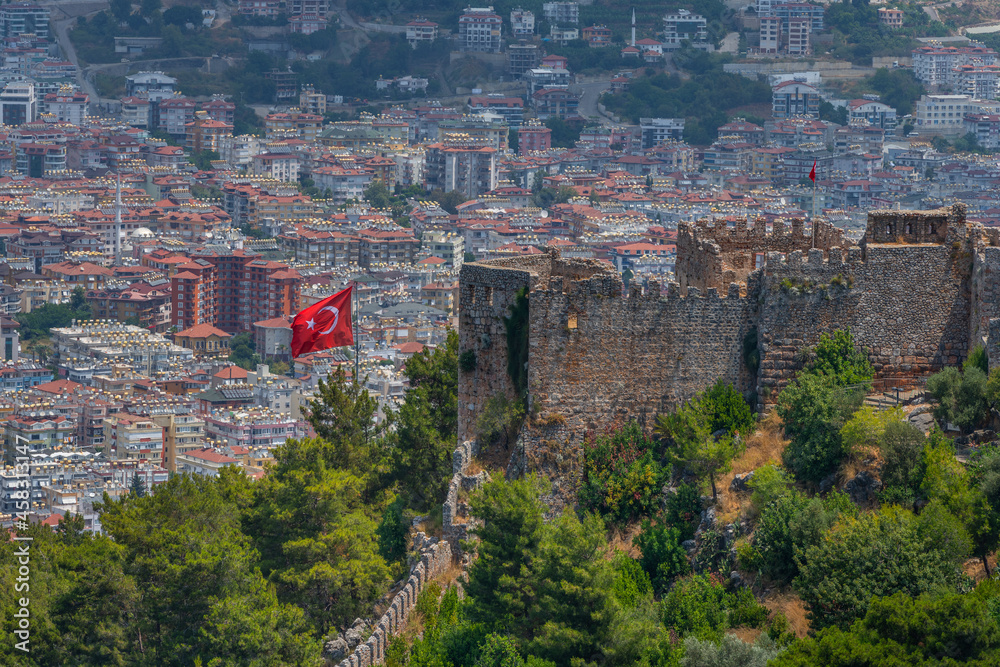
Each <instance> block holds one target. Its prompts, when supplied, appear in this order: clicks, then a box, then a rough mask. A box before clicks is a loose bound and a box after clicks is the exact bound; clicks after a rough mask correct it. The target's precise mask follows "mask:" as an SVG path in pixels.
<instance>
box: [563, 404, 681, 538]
mask: <svg viewBox="0 0 1000 667" xmlns="http://www.w3.org/2000/svg"><path fill="white" fill-rule="evenodd" d="M652 445H653V443H652V441H650V440H649V439H648V438H646V436H644V435H643V433H642V429H641V428H640V427H639V425H638V424H636V423H635V422H632V423H630V424H628V425H627V426H624V427H623V428H621V429H619V430H618V431H615V432H614V433H612V434H610V435H602V436H598V437H597V439H596V440H595V441H594V442H592V443H587V444H585V445H584V465H585V473H584V475H585V481H584V484H583V488H582V489H580V502H581V504H582V505H583V506H584V507H585V508H587V509H589V510H593V511H596V512H598V513H600V514H601V515H602V516H604V517H605V518H607V519H610V520H611V521H614V522H618V523H624V522H626V521H629V520H630V519H634V518H636V517H640V516H649V515H650V514H651V513H652V512H653V511H654V510H655V509H656V504H657V500H658V494H659V490H660V488H661V486H662V483H663V477H664V471H663V469H662V467H661V466H660V464H659V463H658V462H657V461H656V460H655V459H654V458H653V452H652Z"/></svg>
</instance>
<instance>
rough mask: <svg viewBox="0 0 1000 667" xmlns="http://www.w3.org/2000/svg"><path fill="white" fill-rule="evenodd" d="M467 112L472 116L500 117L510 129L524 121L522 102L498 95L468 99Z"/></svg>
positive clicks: (517, 98)
mask: <svg viewBox="0 0 1000 667" xmlns="http://www.w3.org/2000/svg"><path fill="white" fill-rule="evenodd" d="M468 104H469V111H470V112H471V113H474V114H482V113H490V114H495V115H497V116H500V117H501V118H503V119H504V121H505V122H506V123H507V125H509V126H510V127H519V126H520V125H521V122H522V121H523V120H524V100H523V99H521V98H520V97H505V96H503V95H501V94H499V93H494V94H491V95H484V96H476V97H470V98H469V102H468Z"/></svg>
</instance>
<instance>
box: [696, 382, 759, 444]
mask: <svg viewBox="0 0 1000 667" xmlns="http://www.w3.org/2000/svg"><path fill="white" fill-rule="evenodd" d="M700 400H701V407H702V410H704V412H705V416H706V417H707V418H708V419H709V424H710V427H709V428H710V429H711V431H712V432H713V433H714V432H716V431H719V430H725V431H728V432H729V433H740V434H742V435H747V434H748V433H749V432H750V431H751V430H752V429H753V426H754V422H755V420H754V415H753V410H751V409H750V405H749V404H748V403H747V402H746V400H745V399H744V398H743V395H742V394H740V393H739V392H738V391H736V389H735V388H734V387H733V385H732V384H731V383H725V382H723V381H722V380H721V379H720V380H717V381H716V383H715V384H714V385H712V386H711V387H709V388H708V389H707V390H706V391H705V392H704V393H703V394H702V395H701V399H700Z"/></svg>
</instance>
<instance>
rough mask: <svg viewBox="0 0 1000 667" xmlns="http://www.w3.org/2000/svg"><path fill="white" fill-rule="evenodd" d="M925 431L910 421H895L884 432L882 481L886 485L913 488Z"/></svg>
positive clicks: (881, 445)
mask: <svg viewBox="0 0 1000 667" xmlns="http://www.w3.org/2000/svg"><path fill="white" fill-rule="evenodd" d="M926 440H927V439H926V438H925V437H924V434H923V432H922V431H921V430H920V429H919V428H917V427H916V426H914V425H913V424H910V423H909V422H893V423H891V424H889V425H887V426H886V428H885V431H884V433H883V434H882V438H881V442H880V448H881V450H882V483H883V484H884V485H885V486H886V487H899V488H902V489H913V488H915V485H916V482H917V480H916V478H915V476H916V474H917V466H918V463H919V462H920V455H921V453H922V452H923V450H924V443H925V442H926Z"/></svg>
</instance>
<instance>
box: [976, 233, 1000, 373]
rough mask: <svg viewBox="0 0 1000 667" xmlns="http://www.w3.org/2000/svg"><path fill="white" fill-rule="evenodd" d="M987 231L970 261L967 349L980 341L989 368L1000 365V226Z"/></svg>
mask: <svg viewBox="0 0 1000 667" xmlns="http://www.w3.org/2000/svg"><path fill="white" fill-rule="evenodd" d="M988 231H989V232H991V233H990V234H984V235H983V237H982V239H981V242H980V247H979V248H978V249H977V252H976V253H975V258H974V263H973V270H972V306H971V307H972V314H971V318H970V323H969V328H970V331H969V349H970V350H971V349H972V348H974V347H975V346H977V345H983V346H984V347H985V348H986V352H987V354H988V355H989V360H990V367H991V368H993V367H1000V336H998V335H997V333H998V332H1000V247H996V246H997V245H1000V243H998V241H1000V239H998V236H1000V229H990V230H988ZM991 237H992V238H991ZM994 323H995V324H994Z"/></svg>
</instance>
